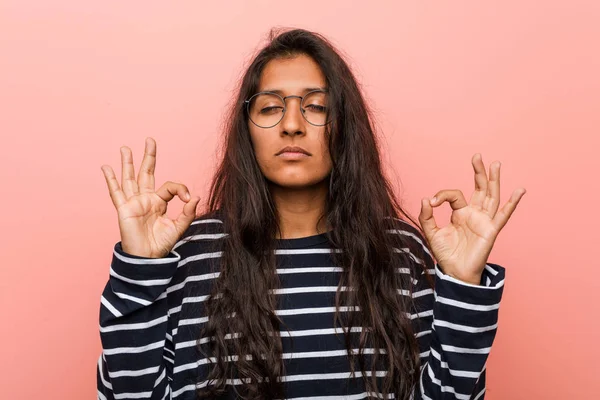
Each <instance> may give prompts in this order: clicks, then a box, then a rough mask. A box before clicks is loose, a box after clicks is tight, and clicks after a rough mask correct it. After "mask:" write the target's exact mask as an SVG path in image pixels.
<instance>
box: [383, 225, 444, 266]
mask: <svg viewBox="0 0 600 400" xmlns="http://www.w3.org/2000/svg"><path fill="white" fill-rule="evenodd" d="M387 219H388V226H389V229H388V230H387V232H388V233H389V234H390V235H397V237H398V243H399V246H400V248H399V249H398V251H400V252H402V253H406V254H407V255H408V256H409V257H410V259H411V260H412V261H413V262H415V263H416V264H420V265H421V267H422V268H424V269H430V268H433V265H434V259H433V256H432V254H431V249H430V247H429V244H428V243H427V240H426V239H425V237H424V236H423V233H422V231H421V230H420V228H418V227H416V226H415V225H413V223H412V222H410V221H407V220H404V219H400V218H393V217H388V218H387Z"/></svg>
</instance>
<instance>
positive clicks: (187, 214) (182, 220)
mask: <svg viewBox="0 0 600 400" xmlns="http://www.w3.org/2000/svg"><path fill="white" fill-rule="evenodd" d="M199 202H200V197H197V196H194V197H193V198H192V199H191V200H190V201H188V202H187V204H186V205H184V206H183V211H182V213H181V214H179V216H178V217H177V219H175V221H173V222H174V223H175V227H176V228H177V232H179V235H180V236H181V235H183V233H184V232H185V230H186V229H187V228H188V227H189V226H190V224H191V223H192V221H193V220H194V218H196V207H197V206H198V203H199Z"/></svg>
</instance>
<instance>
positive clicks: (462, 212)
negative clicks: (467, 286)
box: [419, 153, 526, 285]
mask: <svg viewBox="0 0 600 400" xmlns="http://www.w3.org/2000/svg"><path fill="white" fill-rule="evenodd" d="M471 162H472V164H473V169H474V170H475V192H473V194H472V195H471V200H470V202H469V203H468V204H467V201H466V200H465V197H464V196H463V193H462V192H461V191H460V190H441V191H439V192H437V193H436V195H435V196H434V197H433V198H432V199H431V203H430V200H429V199H428V198H424V199H422V200H421V213H420V214H419V222H420V223H421V227H422V228H423V232H424V233H425V238H426V239H427V241H428V242H429V245H430V246H431V249H432V250H433V256H434V257H435V259H436V260H437V262H438V265H439V267H440V268H441V269H442V271H443V272H444V273H445V274H447V275H450V276H452V277H454V278H456V279H459V280H461V281H464V282H467V283H471V284H475V285H479V284H480V282H481V275H482V273H483V270H484V269H485V264H486V263H487V259H488V256H489V254H490V252H491V251H492V246H493V245H494V242H495V240H496V237H497V236H498V233H500V230H501V229H502V228H503V227H504V225H506V223H507V222H508V219H509V218H510V216H511V215H512V213H513V211H515V208H516V207H517V204H519V201H520V200H521V197H523V195H524V194H525V192H526V191H525V188H519V189H516V190H515V191H514V192H513V194H512V196H511V197H510V200H509V201H508V202H507V203H506V204H505V205H504V207H502V208H501V209H500V210H499V211H498V206H499V204H500V162H499V161H497V162H494V163H492V164H491V165H490V178H489V180H488V176H487V174H486V170H485V165H484V164H483V161H482V160H481V154H479V153H477V154H475V155H474V156H473V158H472V160H471ZM446 201H447V202H448V203H450V207H452V216H451V217H450V224H448V225H446V226H444V227H443V228H439V227H438V226H437V225H436V222H435V218H434V217H433V207H439V206H441V205H442V204H444V202H446Z"/></svg>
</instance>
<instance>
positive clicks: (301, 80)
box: [258, 54, 326, 95]
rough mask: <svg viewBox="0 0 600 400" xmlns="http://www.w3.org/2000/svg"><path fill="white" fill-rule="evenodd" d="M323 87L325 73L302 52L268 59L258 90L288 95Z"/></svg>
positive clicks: (324, 84)
mask: <svg viewBox="0 0 600 400" xmlns="http://www.w3.org/2000/svg"><path fill="white" fill-rule="evenodd" d="M325 87H326V81H325V75H323V72H322V71H321V68H320V67H319V65H318V64H317V63H316V62H315V61H314V60H313V59H312V58H310V57H308V56H306V55H304V54H302V55H298V56H295V57H294V58H282V59H275V60H271V61H269V62H268V63H267V65H266V66H265V68H264V70H263V72H262V75H261V77H260V84H259V88H258V91H259V92H262V91H267V90H268V91H279V92H281V93H282V94H284V95H289V94H298V93H301V92H305V91H307V90H309V89H313V88H325Z"/></svg>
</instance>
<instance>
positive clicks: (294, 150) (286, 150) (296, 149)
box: [275, 146, 312, 156]
mask: <svg viewBox="0 0 600 400" xmlns="http://www.w3.org/2000/svg"><path fill="white" fill-rule="evenodd" d="M284 153H300V154H304V155H307V156H311V155H312V154H310V153H309V152H308V151H306V150H305V149H303V148H302V147H299V146H286V147H284V148H283V149H281V150H279V151H278V152H277V153H276V154H275V155H276V156H279V155H281V154H284Z"/></svg>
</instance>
